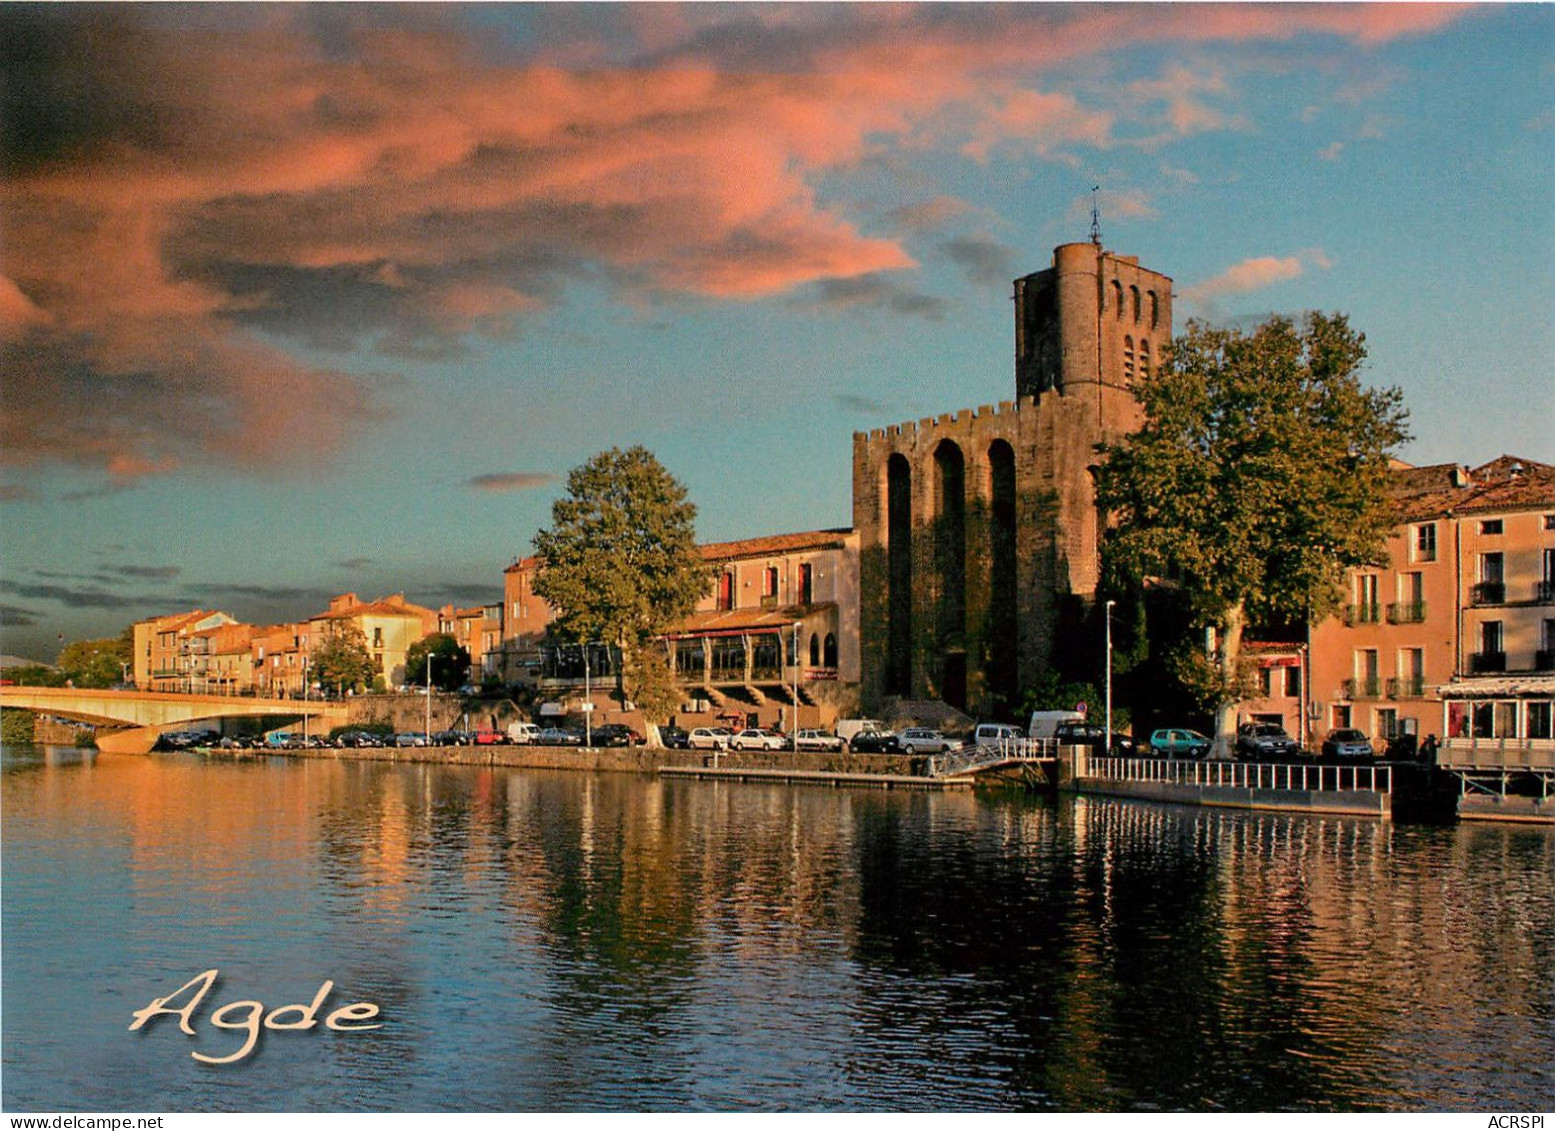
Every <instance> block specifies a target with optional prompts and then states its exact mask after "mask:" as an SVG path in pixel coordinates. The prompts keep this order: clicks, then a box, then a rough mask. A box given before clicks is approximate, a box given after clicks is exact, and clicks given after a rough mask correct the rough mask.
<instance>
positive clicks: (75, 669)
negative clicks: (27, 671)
mask: <svg viewBox="0 0 1555 1131" xmlns="http://www.w3.org/2000/svg"><path fill="white" fill-rule="evenodd" d="M134 656H135V630H134V628H127V629H125V630H124V631H123V632H121V633H120V634H119V635H118V636H105V637H103V638H102V639H101V640H76V641H72V642H71V643H69V644H66V645H65V646H64V647H63V648H62V649H60V653H59V659H58V660H57V661H56V666H57V667H58V668H59V670H60V673H61V674H62V675H63V677H64V678H65V679H67V680H69V681H70V682H71V683H73V684H75V685H76V686H77V687H112V686H113V685H114V684H116V683H121V682H123V680H124V676H125V668H124V665H126V664H128V665H130V667H131V668H132V669H133V667H134Z"/></svg>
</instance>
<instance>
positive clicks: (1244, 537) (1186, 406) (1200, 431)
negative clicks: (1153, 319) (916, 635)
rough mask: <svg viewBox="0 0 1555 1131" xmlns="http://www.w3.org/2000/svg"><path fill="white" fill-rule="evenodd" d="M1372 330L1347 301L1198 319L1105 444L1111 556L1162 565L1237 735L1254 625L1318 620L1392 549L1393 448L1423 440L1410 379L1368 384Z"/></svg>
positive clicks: (1209, 694)
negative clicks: (1349, 580)
mask: <svg viewBox="0 0 1555 1131" xmlns="http://www.w3.org/2000/svg"><path fill="white" fill-rule="evenodd" d="M1365 357H1366V345H1365V336H1364V335H1362V334H1360V333H1359V332H1357V331H1355V330H1353V329H1351V327H1350V325H1349V322H1348V320H1347V319H1346V318H1345V316H1343V315H1341V314H1334V315H1325V314H1318V313H1313V314H1308V315H1307V316H1306V317H1305V318H1304V319H1303V320H1302V321H1301V322H1300V323H1297V322H1294V321H1292V320H1291V319H1288V318H1284V317H1274V318H1271V319H1269V320H1268V321H1266V322H1264V323H1263V324H1262V325H1260V326H1258V327H1257V328H1256V329H1254V330H1252V331H1251V332H1243V331H1240V330H1237V329H1221V328H1214V327H1211V326H1208V325H1205V324H1203V323H1200V322H1189V323H1188V326H1187V329H1186V332H1185V333H1184V334H1183V335H1182V336H1181V337H1179V338H1177V339H1176V341H1175V342H1174V343H1173V345H1172V348H1171V350H1170V351H1169V352H1168V354H1167V356H1166V358H1165V360H1164V363H1163V364H1162V365H1161V366H1160V367H1159V368H1158V369H1157V370H1156V371H1155V372H1154V373H1150V374H1147V375H1144V376H1142V377H1141V378H1140V379H1139V380H1138V381H1137V382H1136V384H1135V393H1136V395H1137V396H1138V398H1139V402H1140V405H1141V406H1142V408H1143V410H1144V423H1143V425H1142V427H1141V428H1140V429H1139V431H1137V432H1135V433H1134V434H1132V435H1130V436H1128V437H1126V438H1125V439H1124V440H1122V441H1121V442H1119V443H1117V444H1115V445H1110V446H1105V447H1104V448H1103V461H1102V463H1101V466H1100V467H1099V469H1098V471H1097V477H1096V483H1097V501H1098V503H1099V505H1100V506H1101V507H1102V509H1103V510H1104V511H1105V512H1107V513H1108V514H1109V516H1110V519H1111V525H1110V528H1109V530H1108V533H1107V537H1106V540H1105V542H1104V547H1103V556H1104V561H1105V564H1106V570H1107V573H1108V575H1109V576H1110V577H1112V578H1113V579H1115V580H1116V581H1118V582H1121V583H1122V584H1125V585H1128V584H1132V585H1138V584H1141V583H1143V582H1144V581H1145V579H1147V578H1159V579H1163V580H1165V581H1167V582H1168V583H1169V584H1172V585H1174V586H1175V587H1177V589H1178V591H1179V593H1180V594H1181V595H1182V597H1183V598H1185V599H1186V601H1187V602H1188V603H1189V607H1190V609H1191V612H1192V621H1193V623H1194V624H1195V626H1196V627H1197V629H1198V631H1199V634H1200V640H1201V643H1202V638H1203V630H1205V629H1213V630H1214V633H1213V638H1214V639H1215V647H1214V648H1213V649H1205V650H1195V651H1194V652H1193V653H1191V655H1194V656H1196V657H1198V659H1197V662H1194V663H1188V664H1185V665H1183V667H1182V669H1181V672H1182V675H1183V676H1184V678H1185V681H1187V682H1190V683H1194V684H1196V685H1197V686H1196V688H1195V690H1196V691H1197V692H1198V694H1199V695H1200V697H1201V698H1203V699H1204V700H1206V701H1207V703H1212V704H1213V705H1214V707H1215V708H1216V716H1217V724H1218V730H1219V732H1220V734H1221V735H1222V736H1225V735H1227V734H1229V732H1230V730H1231V728H1232V727H1233V726H1234V723H1235V699H1236V697H1237V695H1238V692H1239V691H1240V690H1241V683H1242V677H1241V650H1242V634H1243V631H1244V629H1245V627H1246V626H1247V625H1248V624H1249V622H1251V623H1255V624H1273V623H1292V622H1295V623H1299V622H1308V623H1310V622H1312V621H1315V620H1318V619H1321V618H1322V617H1323V616H1325V615H1327V613H1329V612H1330V611H1332V609H1333V608H1334V607H1335V605H1336V604H1337V603H1338V602H1339V600H1340V593H1341V590H1340V586H1341V582H1342V580H1343V578H1344V573H1345V570H1347V569H1349V568H1351V567H1354V566H1359V565H1363V564H1366V563H1368V562H1372V561H1375V560H1378V559H1379V558H1380V556H1381V554H1382V551H1383V546H1384V541H1385V539H1386V537H1387V533H1388V531H1389V529H1390V528H1391V527H1392V525H1393V512H1392V509H1391V506H1390V501H1389V493H1388V467H1389V458H1390V454H1391V453H1392V451H1393V450H1394V449H1395V448H1396V447H1397V446H1398V445H1399V444H1401V443H1403V442H1404V441H1405V440H1407V439H1408V438H1409V434H1408V431H1407V427H1406V426H1407V420H1408V415H1407V413H1406V412H1405V410H1404V408H1403V407H1402V397H1401V394H1400V393H1399V391H1398V390H1397V389H1391V388H1390V389H1369V388H1366V387H1365V386H1363V385H1362V384H1361V381H1360V376H1359V373H1360V369H1361V366H1362V363H1363V362H1364V360H1365Z"/></svg>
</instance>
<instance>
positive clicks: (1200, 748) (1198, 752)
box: [1150, 727, 1213, 758]
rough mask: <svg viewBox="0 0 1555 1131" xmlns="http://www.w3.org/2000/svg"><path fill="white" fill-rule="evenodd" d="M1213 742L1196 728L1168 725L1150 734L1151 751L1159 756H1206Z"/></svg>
mask: <svg viewBox="0 0 1555 1131" xmlns="http://www.w3.org/2000/svg"><path fill="white" fill-rule="evenodd" d="M1212 745H1213V743H1211V742H1210V740H1209V739H1208V738H1206V737H1205V736H1204V735H1202V734H1200V733H1199V732H1198V731H1196V730H1186V729H1183V728H1180V727H1166V728H1164V729H1162V730H1158V731H1156V732H1155V733H1153V734H1152V735H1151V736H1150V753H1152V754H1154V755H1155V756H1156V757H1158V758H1204V757H1207V756H1208V755H1209V748H1210V746H1212Z"/></svg>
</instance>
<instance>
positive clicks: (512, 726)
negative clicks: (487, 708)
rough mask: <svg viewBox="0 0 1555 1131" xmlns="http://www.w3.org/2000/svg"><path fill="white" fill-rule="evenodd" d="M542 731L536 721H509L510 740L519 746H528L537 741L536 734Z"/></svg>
mask: <svg viewBox="0 0 1555 1131" xmlns="http://www.w3.org/2000/svg"><path fill="white" fill-rule="evenodd" d="M539 733H540V728H539V727H538V726H536V725H535V724H534V723H509V724H508V741H510V742H513V743H515V744H517V745H519V746H528V745H530V744H531V743H533V742H534V741H535V736H536V735H538V734H539Z"/></svg>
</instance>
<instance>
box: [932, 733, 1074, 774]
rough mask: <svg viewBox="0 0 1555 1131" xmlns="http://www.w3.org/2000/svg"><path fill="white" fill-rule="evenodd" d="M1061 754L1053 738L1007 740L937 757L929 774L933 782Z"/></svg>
mask: <svg viewBox="0 0 1555 1131" xmlns="http://www.w3.org/2000/svg"><path fill="white" fill-rule="evenodd" d="M1057 752H1058V744H1057V743H1056V742H1054V741H1053V740H1052V739H1050V738H1007V739H1003V740H1002V741H999V742H985V743H983V744H982V745H979V746H967V747H963V748H962V749H960V750H951V751H948V752H946V753H944V754H935V755H934V756H932V757H931V758H930V759H929V762H928V767H927V774H928V776H929V777H931V778H942V777H949V776H951V775H954V774H972V773H976V772H977V771H978V770H981V769H986V768H987V767H989V766H997V765H1002V764H1004V763H1006V762H1035V761H1040V760H1041V759H1044V758H1052V757H1054V756H1055V755H1056V754H1057Z"/></svg>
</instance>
